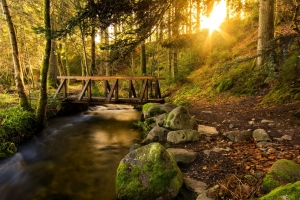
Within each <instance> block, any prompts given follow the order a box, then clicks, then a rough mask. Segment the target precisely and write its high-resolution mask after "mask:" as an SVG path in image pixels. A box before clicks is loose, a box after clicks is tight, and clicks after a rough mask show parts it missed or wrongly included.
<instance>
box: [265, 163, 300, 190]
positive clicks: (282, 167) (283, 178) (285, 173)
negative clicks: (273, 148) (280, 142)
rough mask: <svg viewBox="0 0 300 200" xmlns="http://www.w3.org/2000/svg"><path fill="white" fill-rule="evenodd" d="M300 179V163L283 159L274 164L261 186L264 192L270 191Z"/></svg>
mask: <svg viewBox="0 0 300 200" xmlns="http://www.w3.org/2000/svg"><path fill="white" fill-rule="evenodd" d="M299 180H300V165H298V164H297V163H295V162H293V161H291V160H286V159H281V160H278V161H276V162H275V163H274V164H273V165H272V167H271V168H270V170H269V172H268V173H267V174H266V176H265V178H264V179H263V182H262V185H261V188H262V191H263V192H264V193H268V192H270V191H272V190H274V189H275V188H277V187H279V186H281V185H285V184H287V183H294V182H296V181H299Z"/></svg>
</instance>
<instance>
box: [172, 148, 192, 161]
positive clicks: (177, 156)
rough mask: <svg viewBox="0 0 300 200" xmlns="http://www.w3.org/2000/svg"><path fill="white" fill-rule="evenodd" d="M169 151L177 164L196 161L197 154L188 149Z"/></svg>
mask: <svg viewBox="0 0 300 200" xmlns="http://www.w3.org/2000/svg"><path fill="white" fill-rule="evenodd" d="M167 151H168V152H169V153H170V154H171V155H172V157H173V159H174V160H175V162H177V163H184V164H188V163H191V162H193V161H194V160H195V159H196V156H197V154H196V153H195V152H193V151H188V150H186V149H177V148H168V149H167Z"/></svg>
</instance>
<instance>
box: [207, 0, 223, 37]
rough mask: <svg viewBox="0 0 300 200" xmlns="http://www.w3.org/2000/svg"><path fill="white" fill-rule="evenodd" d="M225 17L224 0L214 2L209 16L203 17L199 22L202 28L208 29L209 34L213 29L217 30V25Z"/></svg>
mask: <svg viewBox="0 0 300 200" xmlns="http://www.w3.org/2000/svg"><path fill="white" fill-rule="evenodd" d="M225 17H226V2H225V1H224V0H222V1H220V2H219V3H216V4H215V6H214V8H213V10H212V12H211V13H210V16H209V17H208V18H207V17H203V19H202V22H201V28H202V29H209V33H210V34H211V33H212V32H214V31H215V30H219V26H220V25H221V23H222V22H223V21H224V19H225Z"/></svg>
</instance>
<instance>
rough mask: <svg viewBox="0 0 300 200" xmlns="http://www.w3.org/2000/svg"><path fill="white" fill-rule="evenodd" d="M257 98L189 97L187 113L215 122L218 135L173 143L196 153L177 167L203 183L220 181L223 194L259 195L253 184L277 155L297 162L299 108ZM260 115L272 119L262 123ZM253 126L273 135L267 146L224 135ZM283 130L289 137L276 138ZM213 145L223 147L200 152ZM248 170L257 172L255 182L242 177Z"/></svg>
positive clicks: (201, 121) (299, 160)
mask: <svg viewBox="0 0 300 200" xmlns="http://www.w3.org/2000/svg"><path fill="white" fill-rule="evenodd" d="M260 101H261V97H260V96H258V97H253V96H252V97H244V98H239V99H237V98H234V99H230V100H227V101H219V103H207V102H194V103H193V106H192V107H191V108H190V109H189V110H190V113H191V115H193V116H195V118H196V119H197V122H198V124H203V125H206V126H213V127H216V128H217V130H218V131H219V135H218V136H217V137H213V138H210V139H209V140H205V141H199V142H194V143H189V144H184V145H178V146H179V147H181V148H186V149H189V150H193V151H195V152H197V158H196V160H195V161H194V162H193V163H191V164H188V165H183V166H181V169H182V171H183V172H184V173H187V174H188V176H190V177H191V178H194V179H197V180H201V181H204V182H205V183H207V184H208V186H214V185H216V184H219V185H221V186H222V187H223V190H224V191H222V192H223V197H228V198H233V199H239V198H247V197H250V196H251V195H252V196H253V195H254V196H259V195H260V192H259V190H258V185H259V183H260V181H261V179H262V177H263V175H264V174H265V172H266V171H268V169H269V168H270V166H271V165H272V164H273V163H274V162H275V161H276V160H277V159H281V158H286V159H289V160H293V161H295V162H297V163H299V164H300V156H299V155H300V154H299V151H300V120H298V119H296V118H295V117H294V116H293V114H294V113H295V112H296V110H299V109H300V103H291V104H285V105H279V106H272V107H267V106H263V105H261V104H260ZM262 120H271V121H273V122H272V123H261V121H262ZM258 128H261V129H265V130H266V131H267V133H268V134H269V135H270V137H271V138H272V140H273V141H272V143H273V145H272V146H271V147H268V148H259V147H257V145H256V142H255V141H254V140H252V141H248V142H237V143H233V142H230V140H229V139H228V138H227V137H226V136H224V135H223V133H225V132H227V131H232V130H248V129H251V130H255V129H258ZM283 135H288V136H291V137H292V140H280V141H279V140H276V138H281V137H282V136H283ZM213 148H222V149H223V150H222V151H219V152H210V153H209V155H207V154H206V153H205V152H204V151H205V150H210V149H213ZM247 174H248V175H249V174H250V175H251V174H252V175H255V174H262V176H260V177H257V180H256V181H255V182H254V183H248V182H247V181H246V180H244V176H245V175H247ZM244 183H245V184H244ZM241 185H247V187H246V189H245V191H244V192H241V191H240V190H239V191H235V190H236V188H240V186H241ZM225 188H226V189H225ZM237 192H238V193H239V194H236V193H237ZM217 197H218V196H215V198H217Z"/></svg>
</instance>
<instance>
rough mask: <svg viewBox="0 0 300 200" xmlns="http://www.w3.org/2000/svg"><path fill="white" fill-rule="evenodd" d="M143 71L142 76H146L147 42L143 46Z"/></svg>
mask: <svg viewBox="0 0 300 200" xmlns="http://www.w3.org/2000/svg"><path fill="white" fill-rule="evenodd" d="M141 69H142V75H143V76H146V74H147V65H146V45H145V42H143V43H142V44H141Z"/></svg>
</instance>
